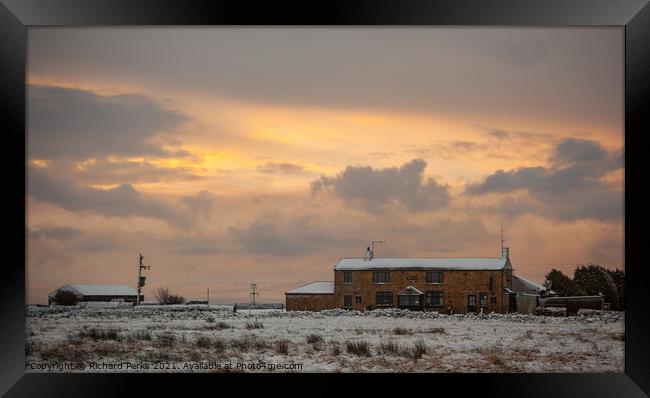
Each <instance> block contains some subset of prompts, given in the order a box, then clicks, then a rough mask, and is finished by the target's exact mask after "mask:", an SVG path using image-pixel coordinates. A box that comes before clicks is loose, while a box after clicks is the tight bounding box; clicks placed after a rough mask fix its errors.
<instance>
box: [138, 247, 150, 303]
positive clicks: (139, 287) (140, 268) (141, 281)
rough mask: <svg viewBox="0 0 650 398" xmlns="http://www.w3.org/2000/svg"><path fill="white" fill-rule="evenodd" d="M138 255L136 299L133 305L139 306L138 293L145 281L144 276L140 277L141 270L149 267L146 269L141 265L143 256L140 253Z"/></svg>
mask: <svg viewBox="0 0 650 398" xmlns="http://www.w3.org/2000/svg"><path fill="white" fill-rule="evenodd" d="M139 254H140V265H139V267H138V285H137V286H138V297H136V299H135V303H136V304H135V305H140V291H141V290H142V287H143V286H144V281H145V279H147V277H146V276H142V270H143V269H151V266H149V267H147V266H145V265H144V264H143V263H142V260H144V256H143V255H142V253H139Z"/></svg>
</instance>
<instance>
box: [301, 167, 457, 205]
mask: <svg viewBox="0 0 650 398" xmlns="http://www.w3.org/2000/svg"><path fill="white" fill-rule="evenodd" d="M426 165H427V163H426V162H425V161H424V160H422V159H413V160H411V161H410V162H408V163H405V164H404V165H402V166H401V167H400V168H397V167H389V168H385V169H373V168H372V167H370V166H348V167H346V168H345V170H344V171H343V172H342V173H340V174H338V175H337V176H336V177H326V176H322V177H321V178H320V179H318V180H316V181H313V182H312V184H311V189H312V192H313V193H317V192H319V191H321V190H328V191H331V192H332V193H333V194H334V195H336V196H338V197H340V198H343V199H344V200H347V201H355V200H360V201H363V202H364V203H366V204H369V205H371V206H373V205H374V206H377V205H386V204H388V203H391V202H397V203H400V204H401V205H402V206H404V207H405V208H406V209H408V210H410V211H424V210H433V209H438V208H441V207H444V206H446V205H447V203H448V202H449V191H448V187H447V186H445V185H441V184H439V183H438V182H437V181H436V180H434V179H433V178H429V179H427V180H426V182H424V181H423V177H422V174H423V172H424V169H425V167H426Z"/></svg>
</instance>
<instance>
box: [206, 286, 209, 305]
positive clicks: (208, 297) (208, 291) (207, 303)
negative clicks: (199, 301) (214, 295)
mask: <svg viewBox="0 0 650 398" xmlns="http://www.w3.org/2000/svg"><path fill="white" fill-rule="evenodd" d="M206 304H207V305H210V288H208V301H207V303H206Z"/></svg>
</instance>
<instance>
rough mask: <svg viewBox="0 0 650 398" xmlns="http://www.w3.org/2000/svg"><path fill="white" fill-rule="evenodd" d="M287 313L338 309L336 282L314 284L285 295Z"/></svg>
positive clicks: (290, 291)
mask: <svg viewBox="0 0 650 398" xmlns="http://www.w3.org/2000/svg"><path fill="white" fill-rule="evenodd" d="M285 296H286V300H287V311H321V310H326V309H330V308H336V301H335V298H334V282H329V281H327V282H312V283H310V284H307V285H304V286H300V287H297V288H295V289H293V290H289V291H288V292H286V293H285Z"/></svg>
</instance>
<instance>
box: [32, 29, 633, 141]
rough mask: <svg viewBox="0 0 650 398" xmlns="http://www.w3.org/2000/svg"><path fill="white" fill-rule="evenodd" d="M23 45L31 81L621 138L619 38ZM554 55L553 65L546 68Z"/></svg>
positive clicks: (175, 38)
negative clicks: (117, 82)
mask: <svg viewBox="0 0 650 398" xmlns="http://www.w3.org/2000/svg"><path fill="white" fill-rule="evenodd" d="M28 33H29V42H30V46H29V59H30V63H29V68H30V70H29V72H30V74H35V75H39V74H40V75H46V76H51V75H55V76H68V77H76V76H79V77H81V78H90V77H91V76H92V77H95V78H96V77H97V76H101V77H105V78H106V77H108V78H114V77H115V76H119V77H120V78H123V79H124V80H126V81H136V82H138V84H141V85H145V86H152V85H155V86H158V87H160V86H165V87H166V88H171V89H172V90H173V89H182V90H190V91H199V92H203V93H209V94H211V95H214V94H215V93H218V95H219V96H225V97H229V98H235V99H237V100H243V101H255V102H266V103H273V104H281V103H284V104H287V103H288V104H298V105H300V106H318V107H343V108H350V107H356V108H363V109H368V108H370V109H374V110H384V109H390V110H395V109H400V110H406V111H409V112H423V113H427V114H430V113H431V112H435V113H436V114H447V115H449V114H451V115H459V114H460V115H463V117H465V116H466V115H467V114H473V115H475V116H476V117H477V118H479V117H483V116H484V117H489V118H491V119H492V120H495V119H504V118H508V119H509V120H513V119H520V120H531V118H538V117H539V116H540V115H544V117H545V118H547V119H549V120H555V121H558V122H573V123H574V124H576V125H577V124H579V123H581V124H582V125H586V124H587V123H589V124H590V125H600V126H607V127H609V128H620V126H621V123H620V121H621V117H622V113H621V112H622V111H621V110H622V107H621V105H622V101H623V97H622V94H623V90H622V85H621V79H622V77H623V62H622V59H623V58H622V55H623V34H622V31H621V30H620V29H619V28H612V29H607V28H602V27H598V28H597V29H588V28H579V29H576V28H557V27H554V28H552V29H551V28H499V27H489V28H471V29H467V28H448V27H447V28H431V27H428V28H404V27H401V28H398V29H396V28H393V27H384V28H370V27H368V28H364V29H359V28H356V27H354V28H325V29H320V28H319V29H315V28H313V27H310V28H219V29H196V28H190V29H185V28H175V29H168V28H162V29H161V28H147V29H137V30H136V29H128V28H127V29H123V28H122V29H120V28H110V29H108V28H107V29H92V28H91V29H83V28H77V29H67V30H61V29H47V28H39V29H36V30H30V31H29V32H28ZM551 50H552V56H545V55H548V54H549V51H551ZM603 53H614V54H616V53H618V54H621V57H616V56H613V57H603ZM540 54H542V55H544V57H543V59H540ZM125 60H128V62H125ZM531 93H534V95H531Z"/></svg>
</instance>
